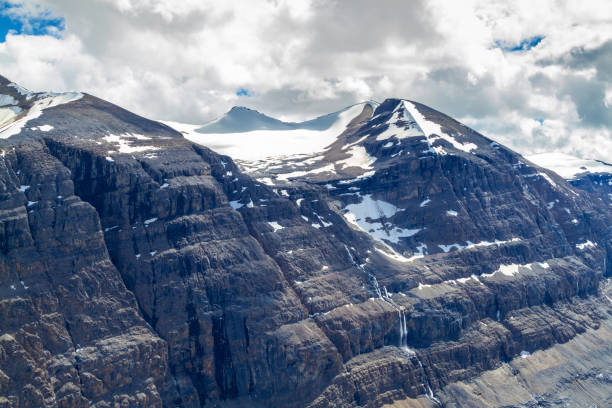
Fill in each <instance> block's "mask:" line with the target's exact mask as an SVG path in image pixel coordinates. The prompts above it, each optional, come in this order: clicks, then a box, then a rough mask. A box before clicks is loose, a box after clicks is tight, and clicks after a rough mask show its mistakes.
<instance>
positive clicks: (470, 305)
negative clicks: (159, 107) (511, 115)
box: [0, 83, 612, 407]
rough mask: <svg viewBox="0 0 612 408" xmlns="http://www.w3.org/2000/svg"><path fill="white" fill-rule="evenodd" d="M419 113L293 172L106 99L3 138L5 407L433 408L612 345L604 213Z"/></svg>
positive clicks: (72, 106)
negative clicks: (531, 361)
mask: <svg viewBox="0 0 612 408" xmlns="http://www.w3.org/2000/svg"><path fill="white" fill-rule="evenodd" d="M0 90H1V92H0V93H2V94H7V95H11V96H12V97H13V96H14V97H15V98H16V99H18V98H21V96H22V95H21V94H19V92H17V91H16V90H15V89H14V88H11V87H8V86H7V84H6V83H3V86H0ZM20 95H21V96H20ZM18 103H19V104H21V105H20V106H22V107H23V109H24V112H27V109H28V106H29V105H28V104H29V103H30V102H28V100H26V99H25V97H24V98H21V99H19V102H18ZM405 106H407V105H404V103H403V101H399V100H387V101H385V102H384V103H382V104H381V105H380V106H378V107H377V108H376V110H373V109H372V107H371V106H370V105H365V107H364V111H363V112H362V113H361V114H360V115H358V116H357V117H356V118H355V119H354V120H353V121H352V122H351V124H350V125H349V126H348V127H347V129H346V131H345V132H343V133H342V134H341V135H339V137H338V139H337V141H336V143H334V144H332V145H331V146H330V147H329V149H327V150H326V151H325V152H323V154H321V155H319V156H321V157H318V156H317V158H316V160H309V159H313V158H304V157H302V158H285V159H283V161H282V163H281V164H280V166H279V165H278V164H275V166H276V167H274V166H261V165H257V166H254V165H253V163H243V162H241V163H239V166H238V165H236V164H235V163H234V162H233V161H232V159H231V158H230V157H227V156H222V155H219V154H217V153H215V152H213V151H211V150H210V149H208V148H206V147H204V146H198V145H194V144H193V143H191V142H189V141H187V140H186V139H184V138H183V137H182V135H181V134H180V133H178V132H176V131H174V130H173V129H171V128H169V127H167V126H165V125H162V124H159V123H157V122H152V121H149V120H147V119H144V118H141V117H138V116H136V115H133V114H131V113H129V112H127V111H125V110H123V109H121V108H119V107H116V106H114V105H112V104H109V103H107V102H104V101H101V100H100V99H97V98H95V97H93V96H90V95H83V96H82V97H80V98H79V99H76V100H73V101H71V102H68V103H65V104H60V105H58V106H54V107H51V108H48V109H45V110H44V111H43V112H42V114H41V115H40V116H39V117H38V118H34V119H32V120H30V121H29V122H28V123H27V126H24V127H23V128H22V130H21V132H20V133H18V134H16V135H14V136H12V137H10V138H8V139H2V140H0V149H1V150H2V152H3V155H2V163H0V182H1V183H2V185H1V186H0V187H1V192H0V225H1V226H2V228H0V238H1V239H0V249H1V251H2V253H1V255H0V265H2V269H0V308H1V313H2V316H3V318H2V319H0V391H1V392H0V403H1V404H4V405H5V406H9V407H13V406H15V407H20V406H68V407H71V406H75V407H77V406H86V405H87V406H89V404H90V402H89V401H93V404H94V406H100V407H103V406H114V405H119V404H124V405H127V406H162V405H163V406H176V405H178V406H193V407H195V406H202V405H206V406H228V407H230V406H279V407H280V406H283V407H292V406H293V407H301V406H311V407H327V406H338V407H355V406H381V405H383V404H393V403H395V402H397V403H398V404H401V403H406V404H408V403H410V404H421V405H423V404H426V403H427V402H426V401H433V403H435V402H436V400H440V401H447V400H445V399H444V398H447V399H452V398H456V397H455V396H454V395H455V394H453V393H457V392H463V391H461V390H462V389H463V388H465V387H468V386H464V385H462V384H470V383H469V382H470V381H477V380H473V379H474V378H484V377H482V376H487V375H496V374H491V373H496V372H498V371H497V370H503V369H504V367H506V366H507V364H508V362H510V361H515V360H513V359H515V358H516V357H517V356H520V353H521V352H523V351H526V352H530V353H532V355H533V356H536V355H538V354H537V353H540V352H538V351H537V350H544V349H547V348H550V349H549V350H555V347H560V346H559V344H563V343H567V342H570V343H571V341H573V340H572V339H581V338H582V337H580V336H588V335H590V333H595V332H596V333H603V334H598V336H603V337H602V338H607V339H608V341H609V338H608V337H607V336H608V331H606V330H603V331H602V329H601V327H607V325H609V321H608V319H609V316H610V305H609V302H606V301H605V300H606V296H609V295H607V294H606V292H605V290H602V285H603V284H602V282H604V281H605V277H607V276H610V275H611V274H612V267H611V266H610V265H612V263H611V262H610V260H611V256H612V255H611V254H612V233H611V232H612V231H611V229H610V225H612V222H611V221H612V214H611V212H610V207H609V205H607V204H606V203H604V202H603V200H597V199H595V195H594V194H593V193H592V192H589V191H587V190H586V189H584V190H582V189H578V188H575V187H573V186H572V185H570V184H568V183H567V182H566V181H565V180H563V179H562V178H560V177H559V176H557V175H556V174H554V173H552V172H550V171H547V170H545V169H542V168H539V167H537V166H535V165H533V164H531V163H529V162H528V161H526V160H525V159H523V158H522V157H521V156H519V155H518V154H516V153H515V152H512V151H510V150H508V149H506V148H504V147H503V146H499V145H497V144H495V143H494V142H492V141H491V140H489V139H487V138H485V137H484V136H482V135H480V134H478V133H476V132H474V131H472V130H470V129H468V128H466V127H465V126H463V125H461V124H460V123H458V122H456V121H454V120H453V119H451V118H448V117H446V116H445V115H443V114H441V113H439V112H436V111H434V110H432V109H430V108H427V107H425V106H423V105H419V104H416V103H414V107H415V109H417V110H418V112H420V114H421V115H422V116H424V117H425V118H427V119H428V120H430V121H432V122H435V123H438V124H439V126H440V129H441V131H442V132H444V134H445V135H447V136H449V137H447V138H443V137H432V138H428V137H427V136H426V135H425V134H422V135H421V134H417V133H418V129H417V125H418V124H416V122H415V121H411V120H409V116H408V115H404V116H402V117H403V118H404V119H400V120H396V119H394V118H397V117H398V113H397V112H398V111H401V110H402V109H404V107H405ZM413 119H414V118H413ZM391 123H394V124H395V125H394V126H396V127H397V132H398V133H397V134H395V135H394V136H393V135H392V136H388V137H387V138H386V139H382V140H379V136H380V135H381V134H382V133H384V132H386V131H387V130H388V129H389V128H391V126H390V124H391ZM45 125H47V126H50V127H52V129H49V130H46V131H41V130H40V126H45ZM401 132H406V133H407V134H408V135H409V137H401V134H400V133H401ZM411 132H412V133H411ZM421 133H423V132H421ZM398 135H399V136H398ZM430 136H431V135H430ZM438 136H440V135H438ZM430 139H431V140H430ZM449 140H450V141H449ZM390 142H392V143H391V145H389V143H390ZM468 145H470V146H471V145H474V146H475V148H473V149H466V148H465V146H468ZM356 146H357V147H359V148H360V149H363V151H365V153H366V154H367V156H368V157H370V158H372V161H371V163H370V164H368V165H367V166H355V165H348V164H347V163H349V164H353V163H354V161H350V160H348V161H347V159H350V158H351V157H353V156H352V153H351V151H352V150H351V148H354V147H356ZM385 146H386V147H385ZM441 149H442V150H441ZM442 151H444V154H442ZM398 153H401V154H398ZM343 163H344V164H343ZM330 165H331V166H330ZM321 166H330V167H329V171H326V172H312V171H311V170H313V169H317V168H320V167H321ZM296 171H301V172H302V173H299V174H298V173H296V174H297V175H295V176H291V177H282V176H283V175H286V174H289V173H292V172H293V173H295V172H296ZM247 173H248V174H247ZM264 179H270V180H272V185H267V184H264V183H262V182H261V181H258V180H264ZM26 186H27V187H26ZM551 203H553V204H552V205H551ZM370 204H371V205H370ZM372 208H374V212H373V213H372V212H369V211H370V209H372ZM366 210H367V211H366ZM363 211H365V213H362V212H363ZM449 212H450V213H449ZM350 214H353V215H354V217H353V218H351V215H350ZM364 221H365V222H364ZM364 226H365V227H364ZM418 255H423V256H422V257H419V256H418ZM21 282H23V283H21ZM13 287H14V288H13ZM576 341H580V340H576ZM570 343H567V344H570ZM572 344H573V343H572ZM551 347H552V348H551ZM568 347H571V346H568ZM602 350H603V349H602ZM603 351H605V350H603ZM603 351H602V352H603ZM544 352H546V351H544ZM568 364H569V363H568ZM500 367H501V368H500ZM487 370H493V371H487ZM479 376H481V377H479ZM565 378H569V377H563V376H560V377H559V380H558V381H562V379H565ZM563 381H565V380H563ZM551 384H552V383H551ZM589 384H591V385H592V386H596V384H597V382H596V381H594V382H590V383H589ZM453 387H455V388H453ZM457 387H458V388H457ZM462 387H463V388H462ZM550 387H553V385H550ZM527 388H529V387H527ZM457 390H459V391H457ZM508 390H509V391H508V392H511V386H509V388H508ZM466 392H467V391H466ZM470 392H471V391H470ZM521 392H522V391H521ZM547 393H548V394H547ZM425 395H427V396H429V398H430V400H428V399H427V397H423V396H425ZM543 395H544V397H542V399H541V400H539V401H540V402H550V403H553V402H554V401H555V398H557V396H556V395H555V394H554V387H553V388H550V390H549V391H546V392H545V393H543ZM419 396H421V397H419ZM417 398H420V399H418V400H415V399H417ZM423 398H425V399H423ZM465 398H466V401H468V400H469V401H471V400H470V398H472V399H473V397H472V396H467V397H465ZM409 401H412V402H409ZM445 403H446V402H445ZM466 403H467V402H466ZM521 403H523V402H521ZM474 404H476V405H475V406H478V403H477V402H475V403H474ZM417 406H418V405H417ZM493 406H495V405H494V404H493Z"/></svg>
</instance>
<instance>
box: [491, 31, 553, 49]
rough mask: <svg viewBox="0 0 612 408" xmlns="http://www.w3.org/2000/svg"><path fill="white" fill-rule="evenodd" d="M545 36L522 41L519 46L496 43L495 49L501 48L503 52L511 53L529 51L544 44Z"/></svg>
mask: <svg viewBox="0 0 612 408" xmlns="http://www.w3.org/2000/svg"><path fill="white" fill-rule="evenodd" d="M543 39H544V36H542V35H536V36H534V37H530V38H525V39H523V40H521V42H519V43H518V44H508V43H506V42H502V41H495V47H497V48H501V49H502V50H503V51H509V52H518V51H527V50H530V49H532V48H533V47H535V46H537V45H538V44H539V43H541V42H542V40H543Z"/></svg>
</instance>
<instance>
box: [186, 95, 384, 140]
mask: <svg viewBox="0 0 612 408" xmlns="http://www.w3.org/2000/svg"><path fill="white" fill-rule="evenodd" d="M367 103H368V104H372V105H374V104H375V102H367ZM350 108H351V107H349V108H346V109H343V110H341V111H338V112H334V113H330V114H327V115H323V116H319V117H317V118H314V119H310V120H307V121H303V122H283V121H281V120H278V119H275V118H272V117H270V116H267V115H264V114H263V113H260V112H257V111H256V110H253V109H249V108H245V107H244V106H234V107H233V108H232V109H230V110H229V112H227V113H226V114H225V115H223V116H222V117H220V118H218V119H216V120H213V121H212V122H209V123H207V124H205V125H203V126H202V127H200V128H198V129H196V132H198V133H215V134H216V133H222V134H226V133H243V132H252V131H256V130H272V131H278V130H285V131H287V130H298V129H302V130H312V131H323V130H328V129H329V128H330V127H332V126H333V125H334V123H336V122H337V121H338V119H339V116H340V115H341V114H342V113H343V112H345V111H346V110H348V109H350Z"/></svg>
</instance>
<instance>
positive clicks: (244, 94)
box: [236, 88, 253, 96]
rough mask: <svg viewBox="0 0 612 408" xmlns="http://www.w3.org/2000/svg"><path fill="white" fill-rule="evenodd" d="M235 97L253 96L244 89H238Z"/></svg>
mask: <svg viewBox="0 0 612 408" xmlns="http://www.w3.org/2000/svg"><path fill="white" fill-rule="evenodd" d="M236 95H237V96H253V93H252V92H251V91H249V90H248V89H246V88H239V89H238V90H237V91H236Z"/></svg>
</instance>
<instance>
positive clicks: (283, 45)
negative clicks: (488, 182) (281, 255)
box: [0, 0, 612, 160]
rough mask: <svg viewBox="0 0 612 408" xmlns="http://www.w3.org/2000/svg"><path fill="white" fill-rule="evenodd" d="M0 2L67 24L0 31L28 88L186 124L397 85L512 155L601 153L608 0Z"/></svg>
mask: <svg viewBox="0 0 612 408" xmlns="http://www.w3.org/2000/svg"><path fill="white" fill-rule="evenodd" d="M13 2H14V3H19V4H22V5H24V7H23V10H24V12H23V18H24V19H26V20H27V18H28V16H29V17H32V16H36V15H37V13H38V14H41V13H48V12H50V13H51V14H52V15H54V16H57V17H63V18H64V19H65V23H66V29H65V30H64V31H63V32H62V33H61V34H60V37H59V38H54V37H52V36H28V35H8V36H7V40H6V42H5V43H2V44H0V63H2V67H3V72H2V73H3V74H4V75H5V76H7V77H9V78H11V79H12V80H15V81H19V82H21V83H22V84H23V85H24V86H26V87H29V88H32V89H36V90H42V89H52V90H57V91H61V90H81V91H85V92H89V93H92V94H94V95H96V96H99V97H101V98H104V99H107V100H110V101H111V102H114V103H117V104H119V105H121V106H123V107H126V108H127V109H130V110H133V111H135V112H137V113H140V114H144V115H146V116H148V117H153V118H159V119H165V120H175V121H184V122H195V123H198V122H200V123H201V122H203V121H205V120H208V119H211V118H213V117H215V116H217V115H219V114H222V113H223V112H225V111H227V110H228V109H229V108H230V107H231V106H232V105H236V104H246V105H248V106H250V107H254V108H256V109H258V110H261V111H263V112H266V113H268V114H271V115H276V116H279V117H282V118H286V119H303V118H306V117H312V116H315V115H317V114H322V113H327V112H329V111H332V110H336V109H339V108H342V107H344V106H346V105H349V104H352V103H355V102H358V101H360V100H364V99H369V98H374V99H384V98H387V97H406V98H410V99H414V100H418V101H421V102H423V103H425V104H428V105H430V106H432V107H433V108H436V109H439V110H441V111H443V112H445V113H448V114H450V115H451V116H454V117H456V118H458V119H460V120H462V121H464V122H465V123H466V124H469V125H471V126H473V127H474V128H476V129H477V130H479V131H481V132H482V133H484V134H485V135H489V136H491V137H495V138H497V139H499V140H500V141H501V142H503V143H507V144H509V145H510V146H511V147H513V148H516V149H518V150H519V151H521V152H522V153H525V154H527V153H534V152H541V151H546V150H549V149H556V150H561V151H564V152H566V153H573V154H579V155H580V156H583V157H587V156H588V157H595V158H600V159H604V160H609V158H610V157H612V139H611V134H610V129H611V127H612V112H611V110H610V109H611V101H612V97H611V96H610V95H611V91H610V89H612V75H610V74H609V73H610V72H612V60H611V58H610V52H608V51H607V50H608V49H609V47H612V23H611V21H612V8H611V7H609V2H608V1H606V0H601V1H595V0H594V1H589V2H588V3H586V2H559V1H555V0H543V1H537V2H536V1H533V0H529V1H525V0H520V1H513V2H506V1H490V0H487V1H485V0H466V1H461V2H451V1H446V0H433V1H427V2H425V1H413V2H406V1H404V0H386V1H382V2H372V1H366V0H355V1H351V2H341V1H321V0H310V1H298V0H291V1H289V0H285V1H283V0H270V1H264V0H260V1H255V0H237V1H232V2H219V1H214V0H207V1H202V0H183V1H179V2H177V1H171V0H91V1H87V2H84V1H82V0H39V1H34V0H25V1H23V0H15V1H13ZM534 37H542V40H541V42H540V43H539V44H538V45H537V46H535V47H534V48H532V49H530V50H525V51H521V52H508V51H504V50H502V49H501V48H500V46H503V47H505V48H512V47H515V46H518V45H519V44H521V42H523V41H525V40H526V39H530V38H534ZM607 44H610V45H609V46H608V45H607ZM606 47H608V48H606ZM239 88H246V89H249V91H251V93H252V94H253V96H252V97H239V96H237V95H236V91H237V90H238V89H239Z"/></svg>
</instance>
